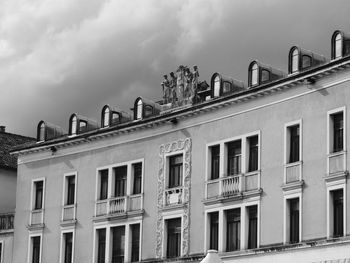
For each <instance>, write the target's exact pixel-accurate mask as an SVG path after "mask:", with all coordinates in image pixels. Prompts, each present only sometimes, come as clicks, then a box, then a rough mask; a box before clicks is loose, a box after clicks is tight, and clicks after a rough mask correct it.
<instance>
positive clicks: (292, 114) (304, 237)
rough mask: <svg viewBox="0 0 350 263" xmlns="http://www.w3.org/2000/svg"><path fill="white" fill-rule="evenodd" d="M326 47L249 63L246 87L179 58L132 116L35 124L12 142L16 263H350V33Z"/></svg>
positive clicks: (109, 114) (108, 112)
mask: <svg viewBox="0 0 350 263" xmlns="http://www.w3.org/2000/svg"><path fill="white" fill-rule="evenodd" d="M331 50H332V52H331V53H332V57H331V59H330V60H327V59H325V58H324V57H323V56H320V55H317V54H315V53H313V52H310V51H307V50H305V49H302V48H300V47H297V46H294V47H292V48H291V49H290V52H289V54H288V72H287V73H284V72H281V71H280V70H276V69H274V68H273V67H271V66H268V65H265V64H263V63H260V62H258V61H253V62H251V63H250V65H249V67H248V76H249V77H248V84H247V85H246V84H244V83H243V82H240V81H237V80H235V79H233V78H230V77H226V76H224V75H222V74H220V73H214V74H213V76H212V79H211V81H210V85H208V84H206V82H204V81H200V80H199V74H198V68H197V67H194V69H193V71H191V70H190V69H189V68H187V67H184V66H180V67H179V69H178V70H177V71H176V73H171V74H170V78H168V77H167V76H164V81H163V83H162V86H163V100H162V101H160V102H152V101H150V100H147V99H145V98H141V97H139V98H137V99H136V100H135V104H134V108H133V114H129V113H127V112H124V111H122V110H120V109H119V108H117V107H112V106H109V105H106V106H105V107H103V109H102V111H101V121H100V123H97V122H95V121H93V120H90V119H88V118H86V117H83V116H81V115H78V114H72V115H71V117H70V118H69V125H68V132H65V131H64V130H62V129H61V128H59V127H57V126H55V125H52V124H50V123H47V122H45V121H41V122H40V123H39V124H38V130H37V142H36V143H35V144H32V145H30V146H26V147H22V148H21V149H18V150H17V151H15V153H16V154H18V155H19V159H18V181H17V200H16V217H15V236H14V247H15V250H16V253H14V255H13V262H14V263H23V262H27V263H44V262H52V263H54V262H55V263H56V262H57V263H72V262H91V263H107V262H108V263H110V262H113V263H116V262H163V261H166V262H175V261H178V262H186V261H193V262H199V261H200V260H201V259H202V258H203V257H204V255H205V252H206V251H207V250H208V249H215V250H218V251H219V255H220V257H221V258H222V260H223V261H224V262H253V261H254V262H327V261H332V260H333V261H332V262H344V261H346V260H347V261H349V259H350V239H349V237H348V236H349V234H350V209H348V208H347V207H348V206H349V205H348V203H349V201H350V200H349V198H350V197H349V187H348V185H349V182H348V167H349V165H350V164H349V156H348V154H347V149H348V147H349V146H348V145H349V143H348V142H350V140H349V139H348V138H350V136H349V135H350V133H349V132H348V129H347V126H348V123H349V121H348V119H349V113H348V111H349V108H350V103H349V102H350V56H349V54H350V38H349V37H348V36H347V35H346V34H344V33H343V32H342V31H336V32H334V34H333V35H332V37H331ZM348 200H349V201H348Z"/></svg>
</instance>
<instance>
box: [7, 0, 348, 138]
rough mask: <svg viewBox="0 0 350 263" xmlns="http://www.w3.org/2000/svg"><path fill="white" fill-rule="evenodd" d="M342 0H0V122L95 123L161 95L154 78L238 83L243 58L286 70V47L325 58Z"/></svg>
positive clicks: (31, 126)
mask: <svg viewBox="0 0 350 263" xmlns="http://www.w3.org/2000/svg"><path fill="white" fill-rule="evenodd" d="M349 10H350V1H349V0H328V1H326V0H304V1H301V0H59V1H57V0H0V88H1V96H0V124H1V125H6V126H7V131H9V132H15V133H20V134H23V135H29V136H35V130H36V125H37V123H38V122H39V121H40V120H41V119H43V120H46V121H49V122H52V123H55V124H57V125H59V126H61V127H63V128H64V129H67V127H68V119H69V116H70V115H71V113H73V112H76V113H79V114H81V115H85V116H87V117H90V118H94V119H96V120H99V119H100V111H101V108H102V107H103V105H105V104H110V105H114V106H118V107H121V108H123V109H125V110H128V109H129V108H131V107H132V105H133V102H134V100H135V99H136V97H137V96H145V97H147V98H150V99H155V100H157V99H160V98H161V95H162V94H161V87H160V82H161V81H162V76H163V75H164V74H167V73H169V72H171V71H174V70H176V68H177V66H178V65H180V64H182V65H188V66H191V67H192V66H193V65H198V67H199V72H200V78H201V79H202V80H207V81H208V82H209V80H210V77H211V75H212V74H213V73H214V72H216V71H219V72H221V73H222V74H224V75H229V76H231V77H234V78H236V79H239V80H242V81H245V82H246V81H247V75H248V74H247V68H248V64H249V63H250V61H252V60H254V59H258V60H259V61H261V62H263V63H265V64H270V65H272V66H274V67H277V68H280V69H282V70H284V71H286V70H287V55H288V51H289V49H290V47H291V46H293V45H300V46H301V47H304V48H306V49H309V50H313V51H314V52H316V53H320V54H323V55H325V56H326V57H327V58H329V57H330V37H331V34H332V33H333V31H334V30H336V29H343V30H344V31H347V32H349V33H350V19H349V14H348V13H349Z"/></svg>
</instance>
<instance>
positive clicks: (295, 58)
mask: <svg viewBox="0 0 350 263" xmlns="http://www.w3.org/2000/svg"><path fill="white" fill-rule="evenodd" d="M298 70H299V52H298V50H297V49H294V51H293V53H292V73H294V72H297V71H298Z"/></svg>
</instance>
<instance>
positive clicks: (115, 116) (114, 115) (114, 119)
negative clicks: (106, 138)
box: [112, 112, 120, 124]
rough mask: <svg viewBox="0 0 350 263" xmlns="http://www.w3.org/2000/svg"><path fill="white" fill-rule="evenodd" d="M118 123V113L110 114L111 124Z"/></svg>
mask: <svg viewBox="0 0 350 263" xmlns="http://www.w3.org/2000/svg"><path fill="white" fill-rule="evenodd" d="M116 123H120V116H119V114H118V113H116V112H113V113H112V124H116Z"/></svg>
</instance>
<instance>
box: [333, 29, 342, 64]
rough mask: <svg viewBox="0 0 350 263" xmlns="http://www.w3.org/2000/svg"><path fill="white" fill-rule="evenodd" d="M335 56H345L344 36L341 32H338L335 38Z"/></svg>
mask: <svg viewBox="0 0 350 263" xmlns="http://www.w3.org/2000/svg"><path fill="white" fill-rule="evenodd" d="M334 42H335V43H334V58H335V59H336V58H340V57H342V56H343V54H342V53H343V52H342V50H343V43H342V36H341V34H340V32H338V33H337V34H336V36H335V38H334Z"/></svg>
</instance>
